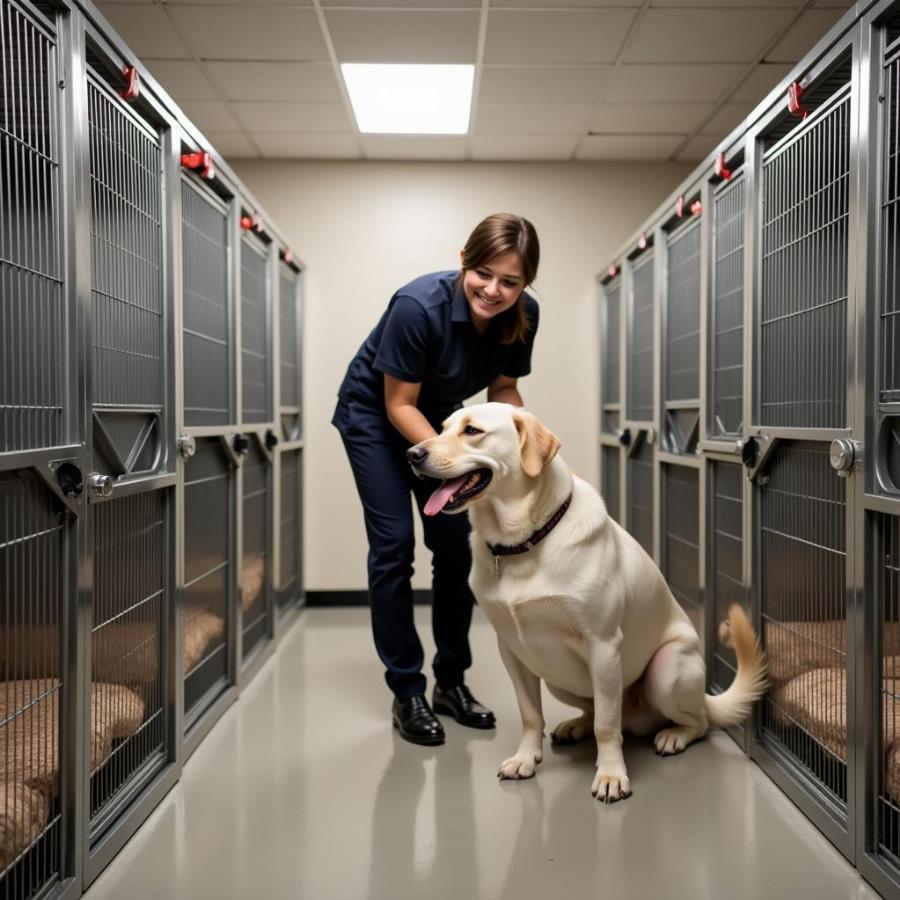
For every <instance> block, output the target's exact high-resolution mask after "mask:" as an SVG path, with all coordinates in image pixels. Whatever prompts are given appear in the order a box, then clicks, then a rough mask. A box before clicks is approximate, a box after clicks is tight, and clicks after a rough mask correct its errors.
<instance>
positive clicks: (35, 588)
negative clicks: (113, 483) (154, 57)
mask: <svg viewBox="0 0 900 900" xmlns="http://www.w3.org/2000/svg"><path fill="white" fill-rule="evenodd" d="M4 24H5V23H4ZM0 508H2V509H3V510H4V515H2V516H0V585H2V586H3V591H4V596H5V598H6V602H4V603H3V604H2V607H0V630H2V637H0V675H2V679H3V685H2V686H0V703H2V704H3V709H2V712H0V746H2V747H3V748H4V754H3V773H2V781H3V790H2V791H0V797H2V798H3V802H4V803H5V804H6V808H7V812H6V816H7V817H8V818H7V819H6V822H7V824H6V826H5V831H4V840H3V841H2V842H0V893H2V896H3V897H4V898H6V900H25V898H28V897H31V896H34V895H35V894H36V893H37V892H39V891H41V890H42V889H47V888H49V887H50V886H51V885H52V884H54V883H55V882H58V881H59V880H61V879H62V878H63V870H62V854H63V841H64V837H63V833H64V831H65V832H67V833H70V827H69V825H67V823H66V822H65V821H64V816H65V806H64V803H63V798H62V797H61V790H62V786H63V785H62V778H61V776H62V772H63V770H64V769H65V768H67V767H68V765H69V760H68V758H67V757H68V754H69V750H70V748H69V746H68V744H67V743H66V742H65V740H64V739H63V738H61V732H60V725H61V722H60V716H61V707H62V706H63V705H64V704H65V703H66V702H67V700H66V698H69V699H68V702H72V699H71V698H72V693H73V691H72V684H71V682H70V681H69V680H68V679H67V675H66V673H64V672H63V671H62V665H63V656H62V649H63V641H64V634H63V630H64V627H65V622H66V607H67V605H68V604H70V603H71V602H72V600H71V597H69V587H70V585H69V582H70V580H71V579H69V578H68V577H67V568H68V567H67V562H66V560H67V558H69V557H70V556H71V555H72V553H71V549H72V548H71V544H72V541H73V540H75V539H76V533H75V532H76V529H75V527H74V525H75V521H74V517H72V516H71V515H70V514H68V513H67V512H66V511H65V509H64V507H63V505H62V503H60V502H59V500H58V499H57V498H56V497H55V496H54V494H53V492H52V491H51V490H50V489H49V488H48V487H47V486H46V485H45V484H44V483H43V482H42V480H41V479H40V478H39V477H37V476H36V475H35V474H34V473H33V472H30V471H28V470H24V469H22V470H19V471H16V472H5V473H0ZM17 785H18V786H19V787H16V786H17ZM12 822H16V823H17V824H16V828H15V830H14V828H13V827H12ZM69 824H70V823H69ZM19 829H21V830H19Z"/></svg>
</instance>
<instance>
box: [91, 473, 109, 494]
mask: <svg viewBox="0 0 900 900" xmlns="http://www.w3.org/2000/svg"><path fill="white" fill-rule="evenodd" d="M88 485H89V486H90V488H91V494H93V495H94V496H95V497H110V496H112V492H113V480H112V478H110V476H109V475H101V474H100V473H99V472H91V474H90V475H88Z"/></svg>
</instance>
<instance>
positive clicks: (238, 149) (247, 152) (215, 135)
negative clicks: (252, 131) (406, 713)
mask: <svg viewBox="0 0 900 900" xmlns="http://www.w3.org/2000/svg"><path fill="white" fill-rule="evenodd" d="M204 136H205V137H207V138H209V141H210V143H211V144H212V145H213V147H215V148H216V150H218V151H219V153H221V154H222V156H224V157H225V159H254V158H256V157H258V156H259V150H257V149H256V147H254V146H253V144H252V143H251V141H250V139H249V138H248V137H247V135H246V134H244V133H243V132H242V131H234V132H228V131H209V132H207V133H206V134H205V135H204Z"/></svg>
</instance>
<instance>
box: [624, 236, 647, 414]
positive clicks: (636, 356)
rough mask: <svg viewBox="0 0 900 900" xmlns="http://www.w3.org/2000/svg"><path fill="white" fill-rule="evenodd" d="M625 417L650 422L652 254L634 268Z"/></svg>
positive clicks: (641, 259)
mask: <svg viewBox="0 0 900 900" xmlns="http://www.w3.org/2000/svg"><path fill="white" fill-rule="evenodd" d="M628 417H629V418H631V419H637V420H638V421H642V422H649V421H651V420H652V419H653V254H652V253H645V254H644V255H643V256H642V257H641V258H640V260H639V261H638V262H637V263H635V264H634V269H633V271H632V278H631V323H630V328H629V333H628Z"/></svg>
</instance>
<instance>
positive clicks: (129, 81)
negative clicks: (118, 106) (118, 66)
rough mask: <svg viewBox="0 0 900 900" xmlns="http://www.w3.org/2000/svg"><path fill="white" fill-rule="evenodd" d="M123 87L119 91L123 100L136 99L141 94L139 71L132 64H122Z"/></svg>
mask: <svg viewBox="0 0 900 900" xmlns="http://www.w3.org/2000/svg"><path fill="white" fill-rule="evenodd" d="M122 74H123V75H124V76H125V89H124V90H123V91H122V92H121V95H120V96H121V97H122V99H123V100H136V99H137V98H138V97H140V95H141V73H140V72H138V70H137V69H136V68H135V67H134V66H124V67H123V68H122Z"/></svg>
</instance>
